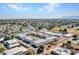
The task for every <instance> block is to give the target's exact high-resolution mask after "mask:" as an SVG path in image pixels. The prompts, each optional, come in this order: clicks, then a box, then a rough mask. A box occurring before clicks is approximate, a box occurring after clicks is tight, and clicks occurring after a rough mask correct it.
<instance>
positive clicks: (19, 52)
mask: <svg viewBox="0 0 79 59" xmlns="http://www.w3.org/2000/svg"><path fill="white" fill-rule="evenodd" d="M26 51H27V49H26V48H24V47H22V46H20V47H15V48H12V49H10V50H6V51H5V52H4V53H3V55H23V54H24V53H25V52H26Z"/></svg>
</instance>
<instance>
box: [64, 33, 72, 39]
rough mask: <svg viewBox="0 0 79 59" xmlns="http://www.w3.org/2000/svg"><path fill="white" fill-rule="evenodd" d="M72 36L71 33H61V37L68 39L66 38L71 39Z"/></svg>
mask: <svg viewBox="0 0 79 59" xmlns="http://www.w3.org/2000/svg"><path fill="white" fill-rule="evenodd" d="M72 36H73V34H65V35H63V37H64V38H66V39H68V40H72Z"/></svg>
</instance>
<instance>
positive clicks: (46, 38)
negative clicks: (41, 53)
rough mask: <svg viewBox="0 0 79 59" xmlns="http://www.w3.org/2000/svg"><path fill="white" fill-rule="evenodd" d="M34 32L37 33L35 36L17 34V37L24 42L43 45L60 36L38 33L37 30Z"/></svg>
mask: <svg viewBox="0 0 79 59" xmlns="http://www.w3.org/2000/svg"><path fill="white" fill-rule="evenodd" d="M32 33H33V34H35V35H34V36H33V35H32V34H30V35H24V34H21V35H17V37H16V38H19V39H20V40H22V41H24V42H29V43H30V44H31V45H34V46H37V47H38V46H41V45H44V44H46V43H48V42H51V41H54V40H55V39H57V38H58V37H56V36H51V35H47V34H44V33H39V32H38V33H37V32H32Z"/></svg>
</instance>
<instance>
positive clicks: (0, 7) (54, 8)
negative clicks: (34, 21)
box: [0, 3, 79, 19]
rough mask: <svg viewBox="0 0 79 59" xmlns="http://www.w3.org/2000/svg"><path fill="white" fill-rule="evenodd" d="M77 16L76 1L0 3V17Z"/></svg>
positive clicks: (78, 14) (77, 5)
mask: <svg viewBox="0 0 79 59" xmlns="http://www.w3.org/2000/svg"><path fill="white" fill-rule="evenodd" d="M63 16H79V4H78V3H0V19H20V18H23V19H26V18H60V17H63Z"/></svg>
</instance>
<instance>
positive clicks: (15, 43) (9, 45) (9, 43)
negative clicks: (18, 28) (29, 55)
mask: <svg viewBox="0 0 79 59" xmlns="http://www.w3.org/2000/svg"><path fill="white" fill-rule="evenodd" d="M3 44H4V45H5V47H7V48H13V47H16V46H20V44H19V43H18V41H16V40H15V39H12V40H8V41H4V42H3Z"/></svg>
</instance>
